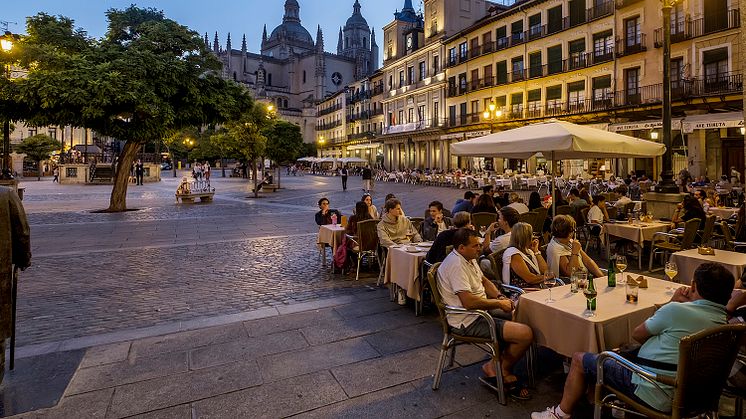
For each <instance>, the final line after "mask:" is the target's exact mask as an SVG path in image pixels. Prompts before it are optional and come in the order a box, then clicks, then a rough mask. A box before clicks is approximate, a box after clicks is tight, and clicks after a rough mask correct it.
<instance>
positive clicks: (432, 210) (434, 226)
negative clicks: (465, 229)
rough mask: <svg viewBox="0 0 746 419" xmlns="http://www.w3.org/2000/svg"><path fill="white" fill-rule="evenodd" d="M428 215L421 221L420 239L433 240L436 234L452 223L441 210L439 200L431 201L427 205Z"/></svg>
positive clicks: (441, 206) (441, 205)
mask: <svg viewBox="0 0 746 419" xmlns="http://www.w3.org/2000/svg"><path fill="white" fill-rule="evenodd" d="M428 211H429V215H428V216H427V218H425V220H424V221H423V222H422V240H426V241H433V240H435V238H436V237H437V236H438V234H440V233H443V232H445V231H446V230H448V229H449V228H451V225H452V224H453V222H452V220H451V219H450V218H449V217H446V215H445V214H444V210H443V204H442V203H441V202H440V201H433V202H431V203H430V205H428Z"/></svg>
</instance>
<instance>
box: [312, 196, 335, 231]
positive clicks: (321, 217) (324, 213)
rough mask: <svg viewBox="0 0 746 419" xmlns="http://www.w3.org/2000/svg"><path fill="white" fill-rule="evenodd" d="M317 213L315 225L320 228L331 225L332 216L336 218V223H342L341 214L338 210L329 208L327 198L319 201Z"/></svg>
mask: <svg viewBox="0 0 746 419" xmlns="http://www.w3.org/2000/svg"><path fill="white" fill-rule="evenodd" d="M319 208H320V210H319V212H317V213H316V216H315V219H316V224H318V225H320V226H322V225H327V224H331V223H332V215H336V216H337V222H338V223H339V222H342V214H340V213H339V210H336V209H330V208H329V200H328V199H327V198H321V199H319Z"/></svg>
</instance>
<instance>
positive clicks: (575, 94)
mask: <svg viewBox="0 0 746 419" xmlns="http://www.w3.org/2000/svg"><path fill="white" fill-rule="evenodd" d="M584 102H585V80H581V81H576V82H573V83H567V105H568V107H569V108H570V109H569V110H570V111H577V110H579V109H581V108H582V107H583V104H584Z"/></svg>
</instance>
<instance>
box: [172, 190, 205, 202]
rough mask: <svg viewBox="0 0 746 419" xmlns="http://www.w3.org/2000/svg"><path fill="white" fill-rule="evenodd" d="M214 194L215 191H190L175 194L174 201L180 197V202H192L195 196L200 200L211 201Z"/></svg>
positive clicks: (177, 200)
mask: <svg viewBox="0 0 746 419" xmlns="http://www.w3.org/2000/svg"><path fill="white" fill-rule="evenodd" d="M213 196H215V192H191V193H182V194H179V193H177V194H176V202H179V199H181V202H182V203H192V202H194V199H195V198H199V200H200V201H201V202H212V197H213Z"/></svg>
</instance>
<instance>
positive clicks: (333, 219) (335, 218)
mask: <svg viewBox="0 0 746 419" xmlns="http://www.w3.org/2000/svg"><path fill="white" fill-rule="evenodd" d="M332 225H333V226H336V225H337V214H332Z"/></svg>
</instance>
